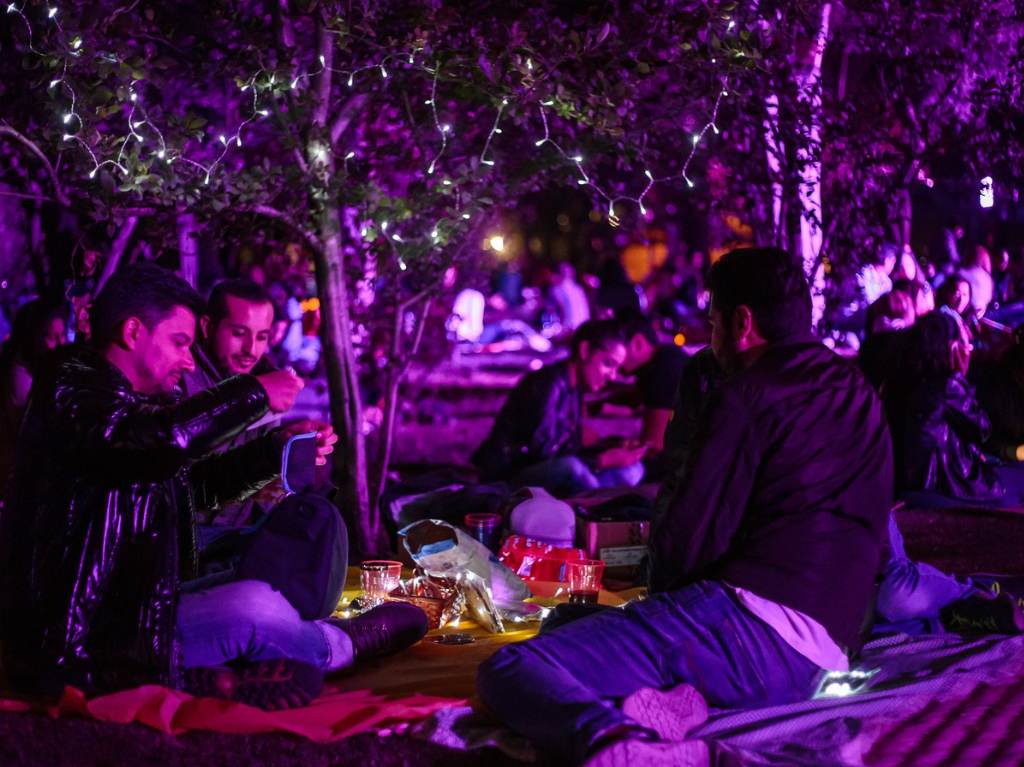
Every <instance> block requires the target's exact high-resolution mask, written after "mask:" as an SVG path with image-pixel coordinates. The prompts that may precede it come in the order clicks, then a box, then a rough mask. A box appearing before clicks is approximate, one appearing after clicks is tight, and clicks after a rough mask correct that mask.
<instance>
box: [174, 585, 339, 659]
mask: <svg viewBox="0 0 1024 767" xmlns="http://www.w3.org/2000/svg"><path fill="white" fill-rule="evenodd" d="M177 621H178V623H177V638H178V641H179V643H180V644H181V647H182V652H183V655H184V658H183V661H184V666H185V668H193V667H197V666H223V665H224V664H226V663H230V662H232V661H242V662H253V661H261V660H277V659H282V658H289V659H291V660H297V661H302V662H303V663H308V664H310V665H311V666H315V667H316V668H319V669H321V670H323V671H337V670H338V669H342V668H345V667H347V666H350V665H352V660H353V649H352V642H351V640H350V639H349V637H348V634H346V633H345V632H344V631H342V630H341V629H340V628H338V627H337V626H333V625H331V624H329V623H327V622H326V621H319V620H317V621H307V620H303V619H302V618H301V617H300V616H299V614H298V612H297V611H296V610H295V608H294V607H292V605H291V603H290V602H289V601H288V600H287V599H285V598H284V596H282V595H281V593H280V592H278V591H275V590H274V589H273V588H272V587H271V586H269V585H268V584H266V583H264V582H263V581H252V580H247V581H234V582H232V583H225V584H223V585H220V586H214V587H212V588H208V589H203V590H200V591H192V592H188V593H184V594H182V595H181V600H180V602H179V604H178V618H177Z"/></svg>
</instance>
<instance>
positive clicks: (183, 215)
mask: <svg viewBox="0 0 1024 767" xmlns="http://www.w3.org/2000/svg"><path fill="white" fill-rule="evenodd" d="M198 235H199V225H198V224H197V223H196V216H195V214H194V213H191V212H189V211H186V210H183V209H181V210H179V211H178V255H179V258H180V265H181V277H182V279H184V280H185V282H187V283H188V284H189V285H191V286H192V287H193V288H194V287H196V286H197V285H198V284H199V240H198V239H197V238H198Z"/></svg>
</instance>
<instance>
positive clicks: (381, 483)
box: [371, 293, 433, 508]
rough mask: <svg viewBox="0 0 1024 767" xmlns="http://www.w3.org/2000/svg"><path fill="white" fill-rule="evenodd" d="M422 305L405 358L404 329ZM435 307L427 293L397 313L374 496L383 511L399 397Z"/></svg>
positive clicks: (374, 500) (412, 299)
mask: <svg viewBox="0 0 1024 767" xmlns="http://www.w3.org/2000/svg"><path fill="white" fill-rule="evenodd" d="M419 301H422V302H423V304H422V306H421V307H420V311H419V317H418V319H417V323H416V330H415V331H414V332H415V336H414V338H413V342H412V347H411V348H410V349H409V350H408V352H406V353H405V354H403V353H402V339H403V337H404V335H405V334H404V333H403V332H402V327H403V325H404V314H405V312H406V311H408V310H409V309H410V308H411V307H412V306H413V305H414V304H416V303H417V302H419ZM432 304H433V298H432V297H425V296H424V294H423V293H420V294H419V295H416V296H414V297H413V298H411V299H409V300H408V301H406V302H405V303H403V304H402V305H400V306H399V307H398V311H397V312H396V313H395V336H394V338H393V339H392V352H391V360H390V364H389V365H388V369H387V376H386V381H385V385H384V391H385V395H384V417H383V419H382V421H381V427H380V440H379V443H378V445H377V475H376V482H374V494H373V497H372V499H371V500H372V503H373V505H374V506H375V507H377V508H379V507H380V499H381V496H383V495H384V490H385V488H386V487H387V481H388V468H389V467H390V465H391V447H392V445H393V444H394V441H395V422H396V419H397V416H398V410H399V405H400V403H401V400H400V399H399V393H400V392H401V387H402V381H403V380H404V379H405V375H406V373H408V372H409V365H410V363H411V362H412V359H413V358H414V357H415V356H416V354H417V352H418V351H419V348H420V343H421V342H422V341H423V331H424V330H425V328H426V326H427V318H428V317H429V316H430V307H431V305H432Z"/></svg>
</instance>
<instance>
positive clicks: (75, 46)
mask: <svg viewBox="0 0 1024 767" xmlns="http://www.w3.org/2000/svg"><path fill="white" fill-rule="evenodd" d="M81 47H82V38H80V37H76V38H75V39H74V40H72V41H71V50H73V51H77V50H78V49H79V48H81Z"/></svg>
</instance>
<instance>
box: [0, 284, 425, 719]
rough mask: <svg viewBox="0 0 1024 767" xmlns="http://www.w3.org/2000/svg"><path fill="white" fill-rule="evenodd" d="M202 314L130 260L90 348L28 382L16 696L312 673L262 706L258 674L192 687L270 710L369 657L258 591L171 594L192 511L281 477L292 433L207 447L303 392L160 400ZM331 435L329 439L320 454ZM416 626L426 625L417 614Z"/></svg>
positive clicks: (12, 578) (16, 561)
mask: <svg viewBox="0 0 1024 767" xmlns="http://www.w3.org/2000/svg"><path fill="white" fill-rule="evenodd" d="M198 313H200V307H199V300H198V297H197V296H196V295H195V293H194V292H193V291H192V290H191V288H189V287H188V285H187V284H185V283H184V282H183V281H181V280H180V279H179V278H177V277H176V276H174V275H173V274H171V273H169V272H167V271H165V270H163V269H160V268H159V267H156V266H154V265H151V264H144V265H138V266H133V267H129V268H128V269H125V270H123V271H121V272H119V273H118V274H115V275H114V277H113V278H111V280H110V282H109V283H108V284H107V286H106V287H105V288H104V290H103V291H102V293H101V294H100V295H99V296H98V297H97V299H96V302H95V304H94V306H93V310H92V316H91V320H92V323H91V325H92V331H93V338H92V339H91V345H90V346H89V347H80V348H77V349H74V350H72V353H71V354H69V355H68V356H67V357H66V358H65V359H64V360H63V361H62V362H61V363H60V364H59V365H58V366H57V367H56V369H55V371H53V372H52V373H51V374H50V375H48V376H45V377H40V379H37V387H36V389H35V390H34V391H33V394H32V400H31V403H30V405H29V409H28V413H27V415H26V424H25V427H24V429H23V431H22V435H21V440H20V442H19V445H18V456H17V461H16V468H15V477H14V489H13V502H12V504H11V506H10V509H9V513H7V514H5V516H4V518H3V520H2V523H3V524H2V528H0V553H2V554H3V561H4V563H5V568H4V574H3V580H2V581H0V585H2V589H0V599H2V601H0V605H2V608H3V613H2V614H0V628H2V630H3V635H2V639H3V643H4V661H5V666H6V669H7V671H8V673H9V675H10V676H11V678H12V680H13V681H14V682H15V683H16V684H18V685H19V686H22V687H24V688H28V689H42V690H45V691H53V692H56V691H59V690H60V688H61V686H62V685H64V684H71V685H75V686H78V687H80V688H83V689H84V690H86V691H87V692H93V691H103V690H108V689H116V688H120V687H126V686H132V685H136V684H141V683H160V684H164V685H169V686H174V687H182V686H185V684H184V683H185V681H186V679H187V678H188V677H187V676H186V674H185V673H184V671H185V669H195V670H198V669H205V668H218V667H223V666H224V664H227V663H230V662H233V661H246V662H249V664H250V667H255V666H258V664H260V663H264V662H271V661H273V662H277V661H288V662H292V661H298V662H299V663H297V664H295V665H293V666H291V667H289V668H288V669H282V668H278V669H276V672H281V671H289V672H290V671H294V670H295V669H296V668H299V669H300V670H304V669H308V670H309V671H310V672H311V673H309V674H303V675H301V678H300V677H295V678H294V679H292V680H290V681H296V683H297V684H299V687H300V688H301V689H285V690H282V693H283V694H284V695H285V698H284V699H277V700H267V699H265V698H261V697H259V695H261V694H262V692H260V689H259V681H260V680H259V679H258V678H253V677H245V676H244V675H240V676H230V674H228V675H223V674H221V675H219V676H217V677H211V676H203V675H202V674H199V673H196V674H193V675H192V677H191V678H192V679H193V680H194V683H193V685H192V686H193V688H198V690H197V691H199V692H208V693H209V694H220V695H228V696H231V697H238V698H240V699H243V700H248V701H249V702H254V703H256V704H258V705H267V706H268V707H274V706H279V705H289V704H294V703H301V702H303V701H304V700H308V698H309V697H311V696H312V695H313V694H315V693H316V691H317V690H318V689H319V686H318V685H319V683H320V682H322V674H323V673H324V672H325V671H331V670H334V669H337V668H341V667H343V666H345V665H347V664H349V663H351V662H352V660H353V658H354V656H360V655H361V654H367V653H366V643H365V642H362V641H361V640H360V639H359V637H358V636H356V635H358V634H359V631H358V630H356V631H355V632H354V633H353V632H350V631H348V630H346V627H344V626H342V625H340V624H338V623H336V622H331V621H303V620H301V619H300V618H299V616H298V614H297V613H296V611H295V610H294V608H292V607H291V605H290V604H289V603H288V602H287V600H285V599H284V598H283V597H282V596H281V595H280V594H279V593H278V592H275V591H273V590H272V589H271V588H270V587H269V586H267V585H266V584H265V583H261V582H259V581H242V582H239V583H235V584H230V585H229V586H224V587H219V589H221V590H218V589H210V590H209V591H207V592H199V593H196V594H186V595H182V594H181V593H180V584H181V583H182V581H184V580H187V579H189V578H191V577H194V575H195V567H196V548H195V521H194V510H195V508H196V506H197V504H198V505H200V506H202V507H205V508H216V507H217V506H218V505H220V504H221V503H224V502H226V501H230V500H233V499H237V498H239V497H242V496H245V495H246V494H248V493H252V492H255V491H256V490H258V489H259V488H260V487H262V486H263V485H264V484H265V483H267V482H269V481H270V480H271V479H273V478H274V477H275V476H276V475H277V474H278V473H279V471H280V460H281V440H282V438H283V436H285V435H282V434H280V433H275V434H269V435H266V436H264V437H261V438H260V439H256V440H253V441H251V442H248V443H247V444H245V445H244V446H242V447H240V448H238V449H236V450H232V451H229V452H227V453H223V454H218V455H211V453H212V451H213V450H214V449H215V448H216V446H217V445H218V444H219V443H221V442H223V441H225V440H228V439H230V438H232V437H234V436H235V435H237V434H238V433H239V432H240V431H241V430H243V429H245V428H246V427H247V426H248V425H249V424H251V423H253V422H254V421H256V420H257V419H259V418H261V417H262V416H263V415H264V414H265V413H266V412H267V411H268V409H270V410H274V411H277V412H281V411H283V410H286V409H287V408H288V407H290V406H291V403H292V401H293V400H294V397H295V394H296V393H297V392H298V390H299V389H300V388H301V385H302V384H301V381H300V380H299V379H297V378H296V377H295V376H294V375H293V374H291V373H288V372H275V373H271V374H268V375H264V376H260V377H258V378H257V377H253V376H249V375H242V376H235V377H232V378H230V379H228V380H226V381H223V382H222V383H220V384H218V385H217V386H215V387H213V388H211V389H209V390H207V391H205V392H201V393H200V394H197V395H196V396H194V397H190V398H188V399H185V400H183V401H180V402H178V403H169V402H168V399H167V395H168V394H169V393H171V392H172V391H173V390H174V388H175V386H176V385H177V383H178V380H179V379H180V377H181V375H182V373H184V372H186V371H188V370H190V369H191V368H192V366H193V364H194V363H193V360H192V356H191V351H190V348H191V345H192V342H193V340H194V336H195V325H196V319H195V318H196V315H197V314H198ZM335 439H336V438H335V437H334V436H333V435H332V434H324V435H323V438H322V439H321V441H320V445H319V452H320V458H321V459H324V458H325V456H326V455H327V454H328V453H329V452H330V451H331V450H332V445H333V442H334V441H335ZM404 619H405V616H404V615H403V616H399V620H398V621H397V623H399V624H400V623H402V620H404ZM416 620H418V621H419V622H420V623H422V624H423V628H424V629H425V621H423V620H422V613H420V614H419V617H418V618H417V619H416ZM394 624H395V621H391V622H390V624H389V626H388V627H387V628H388V629H389V630H390V633H391V635H392V636H394V635H396V634H401V635H402V638H403V639H404V638H405V637H406V636H409V635H411V634H413V633H415V630H418V628H419V626H416V627H413V628H412V629H409V631H408V632H406V630H405V629H408V628H409V626H410V625H411V624H409V623H407V624H406V625H405V626H401V625H399V626H395V625H394ZM356 628H357V629H359V627H358V626H357V627H356ZM392 629H393V630H392ZM385 633H387V632H385ZM420 635H422V632H421V634H420ZM418 638H419V637H418V636H417V637H416V639H418ZM413 641H415V640H413ZM370 649H371V650H373V651H376V650H379V649H380V648H379V647H376V648H370ZM387 649H392V648H387ZM276 672H275V673H276ZM225 673H226V670H225ZM269 676H270V677H271V678H273V679H277V680H281V679H282V677H281V675H280V674H278V675H277V676H276V677H274V675H273V674H270V675H269ZM207 682H209V685H208V686H209V689H204V688H203V685H204V684H205V683H207ZM253 690H255V691H256V693H257V694H255V695H250V693H252V692H253ZM247 695H248V696H249V697H246V696H247Z"/></svg>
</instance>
